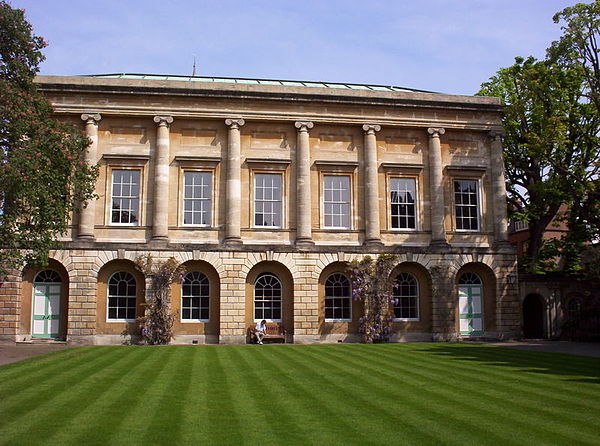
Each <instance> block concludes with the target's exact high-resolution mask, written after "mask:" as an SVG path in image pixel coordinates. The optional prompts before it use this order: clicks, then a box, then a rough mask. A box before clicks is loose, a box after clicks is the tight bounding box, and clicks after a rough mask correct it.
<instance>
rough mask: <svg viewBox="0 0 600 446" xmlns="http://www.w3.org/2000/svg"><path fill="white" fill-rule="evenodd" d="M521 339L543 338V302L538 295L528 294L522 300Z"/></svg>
mask: <svg viewBox="0 0 600 446" xmlns="http://www.w3.org/2000/svg"><path fill="white" fill-rule="evenodd" d="M523 337H525V338H528V339H541V338H543V337H544V300H543V298H542V297H541V296H540V295H538V294H529V295H528V296H527V297H525V299H524V300H523Z"/></svg>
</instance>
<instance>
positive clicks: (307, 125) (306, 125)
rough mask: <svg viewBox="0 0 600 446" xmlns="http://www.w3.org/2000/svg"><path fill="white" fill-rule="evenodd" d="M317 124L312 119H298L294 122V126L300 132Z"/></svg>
mask: <svg viewBox="0 0 600 446" xmlns="http://www.w3.org/2000/svg"><path fill="white" fill-rule="evenodd" d="M314 126H315V125H314V124H313V123H312V122H311V121H296V122H295V123H294V127H296V128H297V129H298V131H299V132H308V131H309V130H310V129H312V128H313V127H314Z"/></svg>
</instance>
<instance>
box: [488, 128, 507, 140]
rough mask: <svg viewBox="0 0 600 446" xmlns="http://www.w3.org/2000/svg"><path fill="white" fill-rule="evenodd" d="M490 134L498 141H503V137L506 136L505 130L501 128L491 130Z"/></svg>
mask: <svg viewBox="0 0 600 446" xmlns="http://www.w3.org/2000/svg"><path fill="white" fill-rule="evenodd" d="M488 135H490V138H492V140H493V141H496V142H502V139H503V138H504V132H502V131H500V130H491V131H490V132H488Z"/></svg>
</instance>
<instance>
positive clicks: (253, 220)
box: [250, 169, 287, 229]
mask: <svg viewBox="0 0 600 446" xmlns="http://www.w3.org/2000/svg"><path fill="white" fill-rule="evenodd" d="M258 175H279V177H280V179H281V183H280V184H281V191H280V193H281V199H280V203H281V215H280V220H281V224H280V225H279V226H265V225H257V224H256V200H257V199H256V179H257V176H258ZM250 181H251V184H252V187H251V200H250V203H251V206H250V207H251V210H250V227H251V228H253V229H284V228H285V227H286V226H287V225H286V218H285V216H286V201H287V200H286V199H285V197H286V193H287V188H286V175H285V170H284V169H252V170H251V174H250Z"/></svg>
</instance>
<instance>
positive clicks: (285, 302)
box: [245, 260, 294, 337]
mask: <svg viewBox="0 0 600 446" xmlns="http://www.w3.org/2000/svg"><path fill="white" fill-rule="evenodd" d="M262 273H271V274H273V275H275V276H276V277H277V278H278V279H279V281H280V282H281V286H282V302H281V319H282V321H281V323H282V324H283V327H284V329H285V331H286V333H287V335H289V337H291V336H293V334H294V278H293V275H292V273H291V271H290V270H289V269H288V267H287V266H286V265H285V264H283V263H280V262H276V261H268V260H267V261H263V262H259V263H257V264H256V265H254V266H253V267H252V268H251V269H250V270H249V271H248V273H247V274H246V281H245V315H246V316H245V326H247V327H249V326H252V325H254V324H255V320H254V284H255V282H256V279H257V278H258V277H259V276H260V275H261V274H262Z"/></svg>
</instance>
